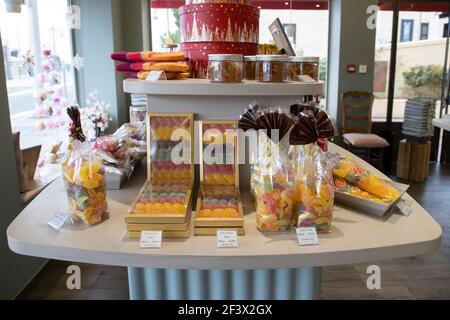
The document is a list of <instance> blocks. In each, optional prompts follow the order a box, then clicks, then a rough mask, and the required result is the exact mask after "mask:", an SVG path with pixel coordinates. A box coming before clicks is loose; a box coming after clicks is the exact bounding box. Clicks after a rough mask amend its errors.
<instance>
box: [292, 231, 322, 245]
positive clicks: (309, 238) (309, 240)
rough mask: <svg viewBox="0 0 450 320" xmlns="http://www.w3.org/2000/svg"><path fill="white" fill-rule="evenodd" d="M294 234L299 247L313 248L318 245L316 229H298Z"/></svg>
mask: <svg viewBox="0 0 450 320" xmlns="http://www.w3.org/2000/svg"><path fill="white" fill-rule="evenodd" d="M296 232H297V239H298V244H299V245H300V246H315V245H318V244H319V237H318V236H317V230H316V228H314V227H313V228H298V229H296Z"/></svg>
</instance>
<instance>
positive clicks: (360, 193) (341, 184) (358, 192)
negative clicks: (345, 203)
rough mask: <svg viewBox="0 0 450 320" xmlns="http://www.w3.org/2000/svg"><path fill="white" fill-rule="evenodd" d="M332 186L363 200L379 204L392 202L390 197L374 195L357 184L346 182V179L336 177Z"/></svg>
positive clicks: (337, 190)
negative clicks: (384, 197)
mask: <svg viewBox="0 0 450 320" xmlns="http://www.w3.org/2000/svg"><path fill="white" fill-rule="evenodd" d="M334 186H335V190H336V192H342V193H345V194H348V195H350V196H353V197H357V198H361V199H364V200H368V201H372V202H376V203H381V204H390V203H392V200H390V199H383V198H380V197H378V196H375V195H373V194H371V193H369V192H367V191H364V190H362V189H361V188H359V187H357V186H353V185H351V184H348V183H347V181H345V180H344V179H342V178H336V179H335V180H334Z"/></svg>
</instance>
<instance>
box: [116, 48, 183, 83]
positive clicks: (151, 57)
mask: <svg viewBox="0 0 450 320" xmlns="http://www.w3.org/2000/svg"><path fill="white" fill-rule="evenodd" d="M111 59H112V60H114V61H117V62H120V64H118V65H117V66H116V71H117V72H121V73H123V74H124V75H125V77H127V78H138V79H141V80H145V79H146V78H147V77H148V76H149V74H150V72H151V71H164V73H165V75H166V79H167V80H172V79H185V78H190V77H191V70H192V68H191V66H190V65H189V64H188V63H187V62H186V56H185V55H184V53H182V52H179V51H178V52H153V51H140V52H114V53H112V54H111Z"/></svg>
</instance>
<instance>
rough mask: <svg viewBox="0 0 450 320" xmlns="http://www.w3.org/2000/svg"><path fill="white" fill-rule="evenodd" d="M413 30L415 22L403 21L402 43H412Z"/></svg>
mask: <svg viewBox="0 0 450 320" xmlns="http://www.w3.org/2000/svg"><path fill="white" fill-rule="evenodd" d="M413 29H414V20H412V19H402V20H401V29H400V42H407V41H412V39H413Z"/></svg>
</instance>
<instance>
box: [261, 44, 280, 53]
mask: <svg viewBox="0 0 450 320" xmlns="http://www.w3.org/2000/svg"><path fill="white" fill-rule="evenodd" d="M279 51H280V50H279V49H278V47H277V46H276V45H275V44H271V43H262V44H260V45H259V46H258V54H261V55H263V54H278V52H279Z"/></svg>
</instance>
